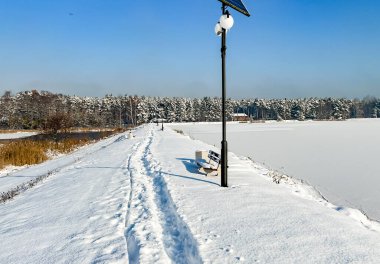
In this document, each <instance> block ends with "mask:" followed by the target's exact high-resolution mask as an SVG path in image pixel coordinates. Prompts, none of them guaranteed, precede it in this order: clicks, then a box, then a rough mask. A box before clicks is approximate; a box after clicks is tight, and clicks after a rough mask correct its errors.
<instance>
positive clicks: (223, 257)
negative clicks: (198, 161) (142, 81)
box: [0, 125, 380, 263]
mask: <svg viewBox="0 0 380 264" xmlns="http://www.w3.org/2000/svg"><path fill="white" fill-rule="evenodd" d="M159 128H160V127H157V126H155V125H146V126H144V127H140V128H138V129H137V130H136V131H135V132H134V134H135V137H134V138H131V139H129V138H128V137H127V136H126V134H122V135H116V136H113V137H111V138H109V139H106V140H103V141H100V142H98V143H96V144H94V145H91V146H88V147H86V148H83V149H81V150H79V151H77V152H74V153H72V154H70V155H67V156H65V157H60V158H59V159H57V160H56V161H54V160H52V161H49V162H47V163H45V164H42V165H37V166H33V167H30V168H25V169H22V170H20V171H17V172H14V173H10V174H8V175H6V176H4V177H2V178H1V180H2V182H1V183H0V184H1V186H7V187H6V188H3V190H6V189H9V188H11V187H12V186H15V185H18V184H20V183H22V182H25V181H29V180H30V179H33V178H35V177H38V176H39V175H43V174H46V173H50V176H49V177H48V178H47V179H45V180H44V181H43V182H41V183H39V184H38V185H36V186H34V187H33V188H31V189H29V190H27V191H25V192H23V193H21V194H20V195H18V196H16V197H15V198H14V199H13V200H10V201H7V202H6V203H3V204H0V263H98V262H101V263H128V262H129V263H240V262H244V261H245V263H350V262H356V263H378V260H379V259H380V227H379V224H378V223H376V222H371V221H368V219H366V218H365V216H364V215H362V214H361V213H360V212H359V211H357V210H351V209H349V208H344V207H339V206H338V207H337V206H335V205H333V204H330V203H328V202H326V201H325V200H323V199H322V197H320V196H319V194H318V193H317V192H315V191H314V190H313V189H312V188H311V187H310V186H307V185H304V184H302V183H301V182H297V181H295V180H292V179H283V180H282V181H281V183H280V184H276V183H274V182H273V180H272V178H271V177H270V176H271V175H273V174H272V172H271V171H269V170H267V169H266V168H264V167H262V166H260V165H259V164H255V163H253V162H251V161H250V160H249V159H246V158H239V157H238V156H236V155H234V154H232V153H230V156H229V161H230V169H229V172H230V174H229V183H230V187H229V188H221V187H220V186H219V182H220V179H219V177H217V176H215V177H212V176H211V177H205V175H202V174H200V173H199V172H198V170H197V167H196V166H195V165H194V152H195V150H198V149H210V148H212V149H214V150H215V148H213V147H211V146H209V145H207V144H206V143H203V142H201V141H197V140H191V139H190V138H189V137H186V136H183V135H180V134H178V133H176V132H174V131H172V130H170V129H165V131H160V130H159ZM44 165H45V166H44ZM15 179H17V180H15Z"/></svg>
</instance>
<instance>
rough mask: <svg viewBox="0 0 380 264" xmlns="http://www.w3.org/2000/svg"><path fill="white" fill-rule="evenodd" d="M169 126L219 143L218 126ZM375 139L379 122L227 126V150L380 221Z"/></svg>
mask: <svg viewBox="0 0 380 264" xmlns="http://www.w3.org/2000/svg"><path fill="white" fill-rule="evenodd" d="M173 127H174V128H177V129H181V130H183V131H184V132H185V133H186V134H188V135H190V136H191V137H193V138H196V139H200V140H202V141H205V142H207V143H209V144H213V145H215V146H217V147H219V145H220V141H221V124H215V123H214V124H210V123H209V124H204V123H203V124H181V125H179V124H178V125H175V126H173ZM379 135H380V120H379V119H356V120H348V121H336V122H331V121H325V122H322V121H316V122H311V121H305V122H297V121H291V122H269V123H254V124H245V123H240V124H239V123H233V124H228V126H227V140H228V147H229V151H232V152H234V153H236V154H239V155H243V156H246V157H251V158H252V159H253V160H255V161H257V162H260V163H263V164H265V166H267V167H270V168H272V169H275V170H278V171H281V172H283V173H286V174H287V175H290V176H292V177H295V178H298V179H302V180H305V181H307V182H308V183H309V184H311V185H313V186H315V187H316V189H318V190H319V191H320V192H321V193H322V194H323V196H324V197H326V198H327V199H328V200H329V201H330V202H332V203H334V204H337V205H342V206H349V207H354V208H358V209H360V210H363V211H364V212H366V213H367V214H368V215H369V217H371V218H373V219H377V220H379V221H380V202H379V201H380V191H379V186H380V170H379V156H378V155H377V146H380V136H379Z"/></svg>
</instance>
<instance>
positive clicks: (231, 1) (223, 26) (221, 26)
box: [215, 0, 250, 187]
mask: <svg viewBox="0 0 380 264" xmlns="http://www.w3.org/2000/svg"><path fill="white" fill-rule="evenodd" d="M219 1H220V2H222V16H221V17H220V19H219V22H218V23H217V24H216V26H215V34H216V35H218V36H221V37H222V45H221V49H220V52H221V56H222V142H221V145H222V146H221V164H220V165H221V174H222V175H221V179H220V185H221V186H222V187H228V173H227V172H228V148H227V139H226V133H227V131H226V50H227V46H226V37H227V31H228V30H230V29H231V28H232V26H233V25H234V19H233V18H232V16H231V15H230V13H229V11H228V10H226V8H227V6H229V7H232V8H233V9H235V10H237V11H239V12H240V13H242V14H244V15H246V16H250V14H249V12H248V10H247V9H246V8H245V6H244V4H243V2H241V0H219Z"/></svg>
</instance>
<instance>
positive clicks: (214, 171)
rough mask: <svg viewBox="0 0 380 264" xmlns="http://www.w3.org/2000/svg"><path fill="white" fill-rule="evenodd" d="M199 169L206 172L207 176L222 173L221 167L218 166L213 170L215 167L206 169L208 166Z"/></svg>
mask: <svg viewBox="0 0 380 264" xmlns="http://www.w3.org/2000/svg"><path fill="white" fill-rule="evenodd" d="M199 171H200V172H203V173H204V174H206V177H207V176H219V175H220V169H219V168H218V170H213V169H206V168H203V167H200V168H199Z"/></svg>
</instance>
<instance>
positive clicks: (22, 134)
mask: <svg viewBox="0 0 380 264" xmlns="http://www.w3.org/2000/svg"><path fill="white" fill-rule="evenodd" d="M36 134H37V132H15V133H0V139H15V138H24V137H30V136H33V135H36Z"/></svg>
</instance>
